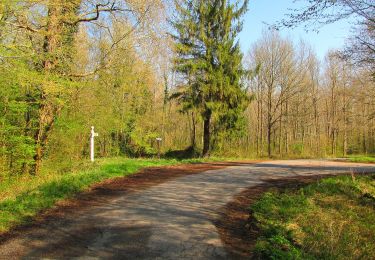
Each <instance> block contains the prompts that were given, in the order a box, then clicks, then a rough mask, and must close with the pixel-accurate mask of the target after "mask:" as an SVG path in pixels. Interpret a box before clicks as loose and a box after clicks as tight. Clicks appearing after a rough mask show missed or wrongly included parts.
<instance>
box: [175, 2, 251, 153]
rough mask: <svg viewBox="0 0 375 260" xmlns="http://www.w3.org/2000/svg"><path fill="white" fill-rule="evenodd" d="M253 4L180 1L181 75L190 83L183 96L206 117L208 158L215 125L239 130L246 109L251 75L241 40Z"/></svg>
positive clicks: (178, 50)
mask: <svg viewBox="0 0 375 260" xmlns="http://www.w3.org/2000/svg"><path fill="white" fill-rule="evenodd" d="M247 6H248V0H243V1H239V0H238V1H236V2H235V3H233V2H232V1H227V0H205V1H203V0H182V1H178V0H176V9H177V13H176V17H175V18H174V19H173V21H172V25H173V27H174V29H175V34H174V35H173V38H174V40H175V50H176V54H177V58H176V59H175V70H176V72H178V73H179V74H180V75H181V76H182V77H183V79H184V82H185V87H184V88H183V90H182V91H180V92H179V95H180V96H182V97H184V98H183V100H184V102H185V106H186V103H189V106H186V107H191V108H194V109H197V110H198V111H200V113H201V116H202V118H203V122H204V126H203V128H204V129H203V156H208V155H209V153H210V149H211V146H210V144H211V141H212V125H213V124H214V123H215V124H216V129H218V130H219V131H223V130H225V131H228V130H231V129H234V128H235V127H236V126H237V123H238V122H239V121H240V118H241V117H242V112H243V110H244V109H245V108H246V103H247V100H248V98H247V95H246V91H245V89H244V87H243V85H242V84H241V79H242V77H243V76H244V75H245V71H244V69H243V67H242V53H241V51H240V47H239V44H238V41H237V39H236V38H237V36H238V33H239V32H240V31H241V30H242V21H241V17H242V15H243V14H244V13H245V12H246V10H247Z"/></svg>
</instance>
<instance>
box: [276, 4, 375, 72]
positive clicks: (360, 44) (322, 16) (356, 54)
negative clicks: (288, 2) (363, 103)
mask: <svg viewBox="0 0 375 260" xmlns="http://www.w3.org/2000/svg"><path fill="white" fill-rule="evenodd" d="M299 2H307V5H306V6H304V7H303V8H300V9H294V10H292V13H290V14H288V15H287V18H286V19H283V20H281V21H280V22H279V23H277V24H276V25H275V27H276V28H282V27H295V26H297V25H300V24H305V28H306V29H310V28H312V29H319V27H320V26H323V25H325V24H330V23H334V22H337V21H339V20H342V19H348V18H349V17H354V18H356V19H357V24H355V27H356V29H355V33H354V35H353V36H351V37H349V41H348V44H347V45H346V47H345V48H344V50H343V51H342V52H341V57H342V58H345V59H347V60H351V61H352V62H354V63H355V64H357V65H363V66H369V67H370V69H372V71H373V77H375V74H374V73H375V15H374V14H375V4H374V1H372V0H336V1H332V0H309V1H306V0H300V1H299Z"/></svg>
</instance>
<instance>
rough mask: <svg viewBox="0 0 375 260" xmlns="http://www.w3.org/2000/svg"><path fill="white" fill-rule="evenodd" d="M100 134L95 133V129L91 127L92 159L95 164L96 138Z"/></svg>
mask: <svg viewBox="0 0 375 260" xmlns="http://www.w3.org/2000/svg"><path fill="white" fill-rule="evenodd" d="M98 135H99V134H98V133H95V131H94V127H93V126H92V127H91V136H90V159H91V161H92V162H93V161H94V160H95V158H94V152H95V151H94V138H95V137H97V136H98Z"/></svg>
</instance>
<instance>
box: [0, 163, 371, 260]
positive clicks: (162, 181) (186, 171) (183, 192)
mask: <svg viewBox="0 0 375 260" xmlns="http://www.w3.org/2000/svg"><path fill="white" fill-rule="evenodd" d="M350 172H355V173H364V172H375V166H373V165H368V164H359V163H357V164H354V163H350V164H349V163H343V162H329V161H318V160H289V161H268V162H222V163H219V162H218V163H199V164H191V165H178V166H167V167H153V168H147V169H144V170H141V171H140V172H139V173H137V174H135V175H131V176H128V177H126V178H117V179H112V180H109V181H105V182H103V183H101V184H98V185H96V186H94V187H92V188H91V189H90V191H88V192H84V193H80V194H79V195H78V196H76V197H75V198H74V199H69V200H65V201H63V202H60V203H58V205H56V206H55V207H54V208H52V209H50V210H48V211H46V212H44V213H43V214H41V215H39V216H38V217H37V218H36V219H35V220H34V222H33V224H28V225H25V226H22V227H19V228H17V229H15V230H12V231H11V232H8V233H6V234H3V235H2V237H1V240H0V252H1V255H2V256H3V257H5V258H9V259H18V258H33V257H35V258H41V257H44V258H71V257H82V258H120V257H122V258H129V259H134V258H143V259H144V258H147V259H149V258H163V259H164V258H165V259H176V258H188V259H192V258H199V259H202V258H204V259H228V258H248V257H249V256H250V254H251V251H252V248H253V246H254V242H255V237H256V235H257V234H256V232H254V231H252V230H251V229H249V228H248V223H249V219H248V218H249V211H248V206H249V205H250V204H251V203H253V202H254V201H255V200H256V199H258V198H259V197H260V195H261V194H262V193H263V192H265V191H266V190H268V189H269V188H271V187H275V186H277V187H283V188H284V187H288V186H295V185H297V184H300V183H308V182H311V181H312V180H316V179H317V178H322V177H327V176H331V175H336V174H348V173H350Z"/></svg>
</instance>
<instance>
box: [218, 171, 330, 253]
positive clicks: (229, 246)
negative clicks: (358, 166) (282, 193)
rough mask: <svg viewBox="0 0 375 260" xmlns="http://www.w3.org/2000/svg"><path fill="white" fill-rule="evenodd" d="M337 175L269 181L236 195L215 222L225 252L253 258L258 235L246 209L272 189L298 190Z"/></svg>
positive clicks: (248, 210)
mask: <svg viewBox="0 0 375 260" xmlns="http://www.w3.org/2000/svg"><path fill="white" fill-rule="evenodd" d="M332 176H336V175H334V174H332V175H324V176H319V175H318V176H299V177H290V178H285V179H268V180H264V181H265V182H264V183H262V184H260V185H257V186H255V187H251V188H248V189H246V190H245V191H243V192H241V193H240V194H238V195H236V196H235V197H234V198H233V200H232V201H231V202H229V203H228V204H226V205H225V207H223V208H222V209H221V210H220V212H221V216H220V219H218V220H216V221H215V222H214V224H215V226H216V228H217V229H218V232H219V234H220V238H221V240H222V242H223V244H224V245H225V247H226V250H227V252H228V254H229V256H230V258H233V259H241V258H246V259H249V258H251V257H252V251H253V249H254V246H255V243H256V239H257V237H258V235H259V232H258V230H257V228H256V227H255V222H254V218H253V217H252V216H251V212H250V209H249V206H250V205H251V204H252V203H254V202H255V201H256V200H258V199H259V198H260V197H261V196H262V194H263V193H264V192H266V191H268V190H269V189H271V188H276V189H298V188H301V187H303V186H304V185H307V184H309V183H312V182H314V181H317V180H319V179H322V178H327V177H332Z"/></svg>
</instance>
